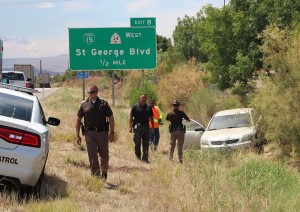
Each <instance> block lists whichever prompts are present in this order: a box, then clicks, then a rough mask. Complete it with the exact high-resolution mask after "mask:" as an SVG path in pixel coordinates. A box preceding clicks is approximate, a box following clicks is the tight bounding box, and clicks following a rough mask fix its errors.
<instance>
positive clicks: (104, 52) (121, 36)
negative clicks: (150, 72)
mask: <svg viewBox="0 0 300 212" xmlns="http://www.w3.org/2000/svg"><path fill="white" fill-rule="evenodd" d="M69 56H70V70H74V71H79V70H125V69H129V70H131V69H154V68H156V63H157V62H156V32H155V28H154V27H134V28H131V27H123V28H69Z"/></svg>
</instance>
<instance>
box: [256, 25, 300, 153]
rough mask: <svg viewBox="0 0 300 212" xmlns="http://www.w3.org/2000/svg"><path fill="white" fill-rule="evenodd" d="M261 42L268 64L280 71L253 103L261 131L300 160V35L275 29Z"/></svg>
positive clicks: (263, 37)
mask: <svg viewBox="0 0 300 212" xmlns="http://www.w3.org/2000/svg"><path fill="white" fill-rule="evenodd" d="M261 39H262V40H263V45H262V48H261V49H262V51H263V53H264V63H265V65H266V66H270V67H272V68H274V69H275V70H276V74H275V76H274V78H270V79H268V80H266V81H265V82H264V85H263V87H262V88H261V89H259V90H258V92H257V94H256V96H255V98H254V100H253V104H254V106H255V108H257V110H258V111H259V112H260V113H261V114H262V115H263V123H262V124H261V125H262V126H263V128H262V129H261V130H262V131H264V132H265V136H266V138H267V140H271V141H273V142H277V143H278V144H280V146H281V147H283V148H284V150H285V152H288V153H290V154H291V155H292V154H294V155H295V156H297V157H299V156H300V143H299V140H300V132H299V130H298V129H299V125H300V119H299V118H298V117H299V116H300V74H299V73H300V66H299V58H300V51H299V50H300V34H299V31H294V32H292V31H290V30H289V29H287V28H286V29H280V28H279V27H277V26H276V25H272V26H270V27H268V28H267V29H266V30H265V31H264V32H263V35H262V37H261ZM282 144H284V145H282ZM285 147H292V148H287V149H286V148H285Z"/></svg>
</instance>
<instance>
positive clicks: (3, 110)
mask: <svg viewBox="0 0 300 212" xmlns="http://www.w3.org/2000/svg"><path fill="white" fill-rule="evenodd" d="M0 100H1V101H0V115H1V116H6V117H12V118H15V119H21V120H24V121H31V114H32V108H33V101H32V100H28V99H24V98H21V97H17V96H13V95H9V94H4V93H0Z"/></svg>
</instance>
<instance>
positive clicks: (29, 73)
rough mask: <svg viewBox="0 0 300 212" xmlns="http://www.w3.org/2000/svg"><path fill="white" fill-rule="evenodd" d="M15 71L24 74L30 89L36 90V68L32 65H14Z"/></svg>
mask: <svg viewBox="0 0 300 212" xmlns="http://www.w3.org/2000/svg"><path fill="white" fill-rule="evenodd" d="M14 71H21V72H24V74H25V76H26V78H27V81H28V87H29V88H34V66H33V65H30V64H14Z"/></svg>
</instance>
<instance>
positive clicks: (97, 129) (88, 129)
mask: <svg viewBox="0 0 300 212" xmlns="http://www.w3.org/2000/svg"><path fill="white" fill-rule="evenodd" d="M86 129H87V131H96V132H101V131H104V130H105V129H104V128H98V127H86Z"/></svg>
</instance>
